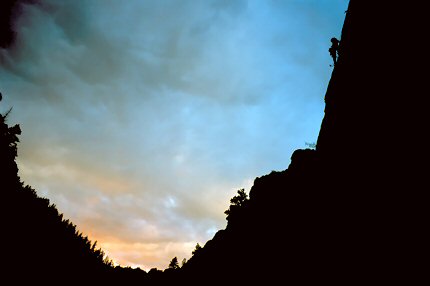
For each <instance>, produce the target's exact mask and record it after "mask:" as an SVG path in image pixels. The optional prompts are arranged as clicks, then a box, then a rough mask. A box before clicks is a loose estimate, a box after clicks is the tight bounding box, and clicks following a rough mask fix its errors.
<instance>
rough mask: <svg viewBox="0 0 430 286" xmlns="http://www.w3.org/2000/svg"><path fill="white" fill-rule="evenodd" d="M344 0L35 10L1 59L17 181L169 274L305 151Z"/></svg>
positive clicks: (94, 4) (135, 260)
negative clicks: (234, 202) (240, 198)
mask: <svg viewBox="0 0 430 286" xmlns="http://www.w3.org/2000/svg"><path fill="white" fill-rule="evenodd" d="M347 5H348V1H347V0H301V1H299V0H271V1H270V0H266V1H263V0H210V1H209V0H202V1H198V0H181V1H167V0H157V1H144V0H142V1H137V0H130V1H114V0H79V1H76V0H70V1H68V0H64V1H58V0H42V1H40V3H37V4H27V5H24V6H23V7H22V9H21V13H20V14H19V16H18V17H17V18H16V19H15V22H14V26H13V27H14V30H15V32H16V41H15V43H14V44H13V45H12V46H10V47H8V48H0V91H1V93H2V94H3V101H2V104H1V105H0V112H2V113H4V112H5V111H7V110H8V109H9V108H10V107H13V110H12V112H11V114H10V117H9V123H10V124H15V123H19V124H20V126H21V129H22V132H23V133H22V135H21V137H20V140H21V142H20V144H19V147H18V148H19V149H18V159H17V162H18V166H19V172H20V176H21V179H22V180H23V181H24V182H25V183H26V184H28V185H30V186H32V187H33V188H35V189H36V191H37V193H38V194H39V195H40V196H43V197H46V198H48V199H49V200H50V201H51V203H54V204H55V205H56V206H57V208H58V209H59V211H60V212H62V213H64V216H65V218H69V219H70V220H71V221H72V222H73V223H75V224H76V225H77V226H78V229H79V230H80V231H82V232H83V233H84V234H85V235H88V237H89V238H90V239H91V240H92V241H97V245H98V246H99V247H101V248H102V249H103V250H104V251H105V252H106V253H107V254H108V256H109V258H111V259H112V260H113V261H114V262H115V263H116V264H120V265H122V266H131V267H140V268H142V269H145V270H149V269H150V268H154V267H156V268H159V269H165V268H167V266H168V264H169V262H170V260H171V259H172V258H173V257H175V256H176V257H177V258H178V260H179V261H181V260H182V259H183V258H187V259H188V258H189V257H191V252H192V250H193V249H194V247H195V245H196V244H197V243H199V244H200V245H204V244H205V242H206V241H207V240H208V239H211V238H212V237H213V235H214V234H215V232H216V231H217V230H219V229H223V228H225V226H226V219H225V214H224V211H225V210H226V209H227V208H228V206H229V200H230V198H231V197H233V196H234V195H235V194H236V192H237V190H239V189H242V188H244V189H245V190H246V192H249V189H250V187H251V186H252V183H253V181H254V179H255V178H256V177H260V176H263V175H265V174H268V173H270V172H271V171H273V170H276V171H281V170H284V169H286V168H287V167H288V165H289V163H290V157H291V155H292V153H293V151H294V150H296V149H300V148H306V147H307V146H306V143H314V142H316V140H317V137H318V132H319V129H320V125H321V121H322V118H323V116H324V94H325V90H326V88H327V85H328V81H329V79H330V75H331V71H332V67H330V64H331V63H332V59H331V58H330V55H329V53H328V48H329V47H330V38H331V37H338V38H339V37H340V33H341V29H342V24H343V20H344V17H345V14H344V11H345V10H346V8H347Z"/></svg>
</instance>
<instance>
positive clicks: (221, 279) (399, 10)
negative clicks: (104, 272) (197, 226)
mask: <svg viewBox="0 0 430 286" xmlns="http://www.w3.org/2000/svg"><path fill="white" fill-rule="evenodd" d="M415 8H416V7H410V5H407V4H397V3H391V2H390V3H389V4H388V3H384V4H382V3H375V1H373V2H372V3H371V4H370V2H369V1H356V0H352V1H350V4H349V8H348V11H346V18H345V22H344V26H343V30H342V36H341V39H340V45H339V50H338V54H339V57H338V60H337V62H336V65H335V67H334V70H333V73H332V77H331V80H330V82H329V85H328V89H327V93H326V95H325V102H326V107H325V116H324V119H323V122H322V125H321V130H320V134H319V138H318V142H317V146H316V150H312V149H306V150H296V151H295V152H294V153H293V155H292V158H291V159H292V161H291V164H290V166H289V167H288V169H287V170H285V171H282V172H272V173H271V174H269V175H266V176H263V177H261V178H257V179H256V180H255V182H254V185H253V187H252V188H251V190H250V194H249V196H250V198H249V200H247V201H246V202H244V203H243V204H242V206H241V207H239V208H237V207H236V208H235V213H231V214H229V217H228V225H227V227H226V229H225V230H221V231H219V232H218V233H217V234H216V235H215V237H214V238H213V239H212V240H210V241H208V242H207V244H206V245H205V246H204V247H203V248H202V249H201V250H200V251H199V253H198V255H194V256H193V257H192V258H191V259H190V260H189V262H188V263H187V265H186V266H185V267H184V269H183V270H184V273H183V274H184V276H185V277H186V278H185V279H186V280H187V282H188V283H190V281H193V284H194V285H199V284H201V283H202V281H206V280H208V279H209V280H210V282H211V283H212V284H214V285H216V284H218V285H221V284H225V285H233V284H237V285H245V284H248V283H249V284H252V285H254V284H255V283H257V282H261V283H264V285H275V284H276V285H277V284H282V285H289V284H291V285H297V284H301V285H315V284H322V283H328V284H339V285H350V284H359V283H360V284H364V283H366V284H373V283H381V282H383V283H387V282H399V281H408V282H411V281H412V280H413V279H415V278H416V276H415V275H416V274H417V273H418V272H419V271H417V270H418V269H420V270H422V269H423V265H422V264H419V263H417V259H418V258H419V257H421V256H422V255H421V254H420V252H422V251H423V250H422V247H423V245H424V244H420V243H418V241H420V242H421V237H422V232H423V231H422V227H423V225H425V222H427V219H425V217H426V215H425V214H424V209H425V207H423V206H422V202H423V200H424V194H425V192H424V191H423V187H424V186H426V185H428V183H427V182H426V180H425V179H424V178H425V175H424V176H422V173H423V172H422V170H423V169H422V168H423V167H422V166H423V165H422V164H420V163H421V162H422V158H420V156H419V154H418V153H419V152H418V153H417V152H415V150H414V148H413V147H412V146H413V144H411V138H413V136H412V134H414V132H416V131H419V130H420V131H421V132H423V131H424V130H428V127H427V124H426V121H417V120H416V118H417V117H416V116H415V115H414V112H415V111H416V112H418V109H419V108H418V106H417V105H419V102H420V101H417V102H413V101H412V102H410V101H409V100H413V99H415V98H417V96H416V94H415V93H414V92H416V90H417V88H418V87H419V86H421V87H422V85H420V83H417V78H416V71H417V70H416V65H417V63H416V62H415V63H414V62H412V61H413V59H411V58H410V57H408V55H411V54H410V53H409V52H410V51H411V50H413V49H412V47H411V45H410V44H411V41H409V40H410V38H408V36H410V35H415V34H417V35H419V32H420V31H422V30H423V28H424V26H420V25H416V22H415V21H413V19H414V14H411V12H412V11H414V9H415ZM401 31H407V33H406V34H402V33H401ZM421 92H422V91H421ZM420 128H422V129H420ZM415 134H416V133H415ZM412 140H413V139H412ZM420 152H421V151H420ZM427 188H428V187H427ZM414 241H417V243H418V244H417V245H414ZM412 249H414V251H413V252H411V250H412ZM208 277H210V278H208Z"/></svg>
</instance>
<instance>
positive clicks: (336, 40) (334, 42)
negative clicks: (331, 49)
mask: <svg viewBox="0 0 430 286" xmlns="http://www.w3.org/2000/svg"><path fill="white" fill-rule="evenodd" d="M330 41H331V42H332V44H338V43H339V40H338V39H336V38H331V40H330Z"/></svg>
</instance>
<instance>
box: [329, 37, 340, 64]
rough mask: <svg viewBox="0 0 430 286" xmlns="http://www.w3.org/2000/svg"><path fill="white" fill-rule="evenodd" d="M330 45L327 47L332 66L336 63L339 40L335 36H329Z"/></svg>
mask: <svg viewBox="0 0 430 286" xmlns="http://www.w3.org/2000/svg"><path fill="white" fill-rule="evenodd" d="M330 41H331V47H330V49H328V52H329V53H330V56H331V57H332V58H333V66H335V65H336V62H337V55H338V54H339V40H338V39H336V38H331V40H330Z"/></svg>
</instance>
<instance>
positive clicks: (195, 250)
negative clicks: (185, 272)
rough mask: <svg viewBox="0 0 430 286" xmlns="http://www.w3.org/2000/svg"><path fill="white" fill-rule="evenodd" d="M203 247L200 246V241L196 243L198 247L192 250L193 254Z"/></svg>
mask: <svg viewBox="0 0 430 286" xmlns="http://www.w3.org/2000/svg"><path fill="white" fill-rule="evenodd" d="M201 249H202V247H201V246H200V244H199V243H197V244H196V247H195V248H194V250H193V251H192V252H191V254H192V255H195V254H197V253H198V252H199V251H200V250H201Z"/></svg>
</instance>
